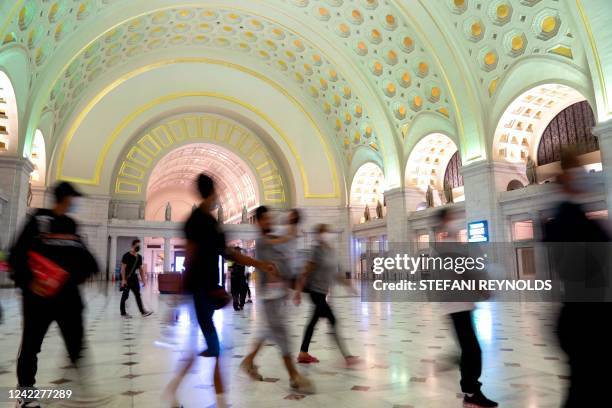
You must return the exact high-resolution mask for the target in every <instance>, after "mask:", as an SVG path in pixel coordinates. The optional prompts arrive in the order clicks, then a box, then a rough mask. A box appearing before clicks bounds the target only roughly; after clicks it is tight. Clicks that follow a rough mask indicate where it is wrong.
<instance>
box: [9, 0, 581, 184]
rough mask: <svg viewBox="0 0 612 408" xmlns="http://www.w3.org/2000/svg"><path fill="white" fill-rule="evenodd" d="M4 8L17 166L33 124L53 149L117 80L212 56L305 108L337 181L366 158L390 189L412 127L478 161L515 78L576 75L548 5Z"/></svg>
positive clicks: (368, 1) (99, 1) (533, 0)
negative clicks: (45, 131) (23, 123)
mask: <svg viewBox="0 0 612 408" xmlns="http://www.w3.org/2000/svg"><path fill="white" fill-rule="evenodd" d="M12 3H13V4H8V3H5V4H4V5H3V6H2V11H6V13H4V15H3V17H0V41H1V43H2V45H1V47H0V53H2V52H3V50H5V49H8V48H9V47H13V46H18V47H20V48H21V49H22V50H24V52H25V53H26V54H27V58H28V60H29V63H30V72H29V84H28V86H29V99H28V103H27V114H28V115H29V116H28V133H27V134H26V135H25V136H26V137H27V138H28V139H27V140H28V141H27V142H26V144H25V147H24V151H25V152H29V150H30V148H31V147H30V146H29V144H30V143H31V138H32V137H33V132H34V131H35V129H36V128H37V126H38V122H39V121H40V118H41V116H42V115H43V114H46V115H50V117H51V121H52V122H53V124H52V126H50V128H52V129H53V134H52V135H51V136H49V135H45V136H46V137H47V138H50V139H51V141H49V140H48V141H47V145H48V148H49V149H51V150H53V149H56V148H57V146H58V142H57V141H59V140H61V139H62V138H64V136H65V135H66V132H67V128H68V127H69V125H70V123H69V122H70V121H71V119H72V118H74V117H75V115H77V114H78V113H79V110H80V109H82V105H83V103H84V100H83V98H84V95H87V94H88V92H89V93H91V92H93V91H92V90H95V89H101V88H104V86H107V85H108V84H110V83H113V81H117V80H118V77H119V76H120V75H122V73H124V72H125V69H126V67H128V66H138V65H139V64H143V63H144V62H141V61H144V58H145V57H147V56H149V57H150V58H153V57H155V56H156V55H164V56H166V57H167V58H172V57H173V56H178V55H180V56H181V57H184V56H185V55H191V54H192V55H197V56H202V55H207V53H209V52H214V53H215V55H228V56H230V55H231V56H232V57H233V58H234V59H235V58H238V59H240V61H242V63H243V65H244V66H247V67H252V69H253V70H254V71H256V72H257V73H258V75H260V76H262V77H266V78H270V79H273V80H274V81H276V82H277V83H279V84H281V86H284V87H285V88H286V92H289V93H292V95H293V96H294V97H295V98H297V99H299V100H303V101H306V102H305V106H307V109H312V111H313V112H315V113H316V118H324V120H325V121H326V123H325V129H329V130H330V132H326V135H325V136H326V137H327V138H328V139H329V141H330V143H331V144H332V145H333V146H334V149H335V150H336V154H337V157H339V158H340V160H341V161H342V162H343V163H342V164H341V166H342V167H343V168H345V169H349V168H351V162H352V160H353V159H354V158H355V157H357V152H358V151H359V150H363V149H365V150H366V151H367V152H368V153H367V154H365V155H361V156H359V157H363V158H365V159H368V158H373V159H375V160H371V161H376V162H378V163H383V171H384V172H385V176H389V174H388V173H389V166H388V163H389V162H393V161H394V160H395V162H394V163H395V164H394V166H396V167H397V173H398V176H397V177H398V178H400V179H401V178H403V174H402V171H401V169H402V164H401V163H400V162H401V160H402V159H401V158H402V157H407V153H408V152H404V151H402V150H403V149H404V146H405V145H406V143H405V140H404V139H405V138H406V137H408V135H411V125H412V123H413V122H414V121H415V120H416V118H417V117H419V116H420V115H421V114H423V113H429V114H432V115H436V116H437V117H439V118H440V119H441V120H443V121H446V122H448V123H449V126H450V127H451V128H453V129H455V132H456V134H455V135H452V136H453V137H454V138H455V139H456V140H458V141H459V146H458V148H459V150H460V151H461V152H462V153H466V152H467V153H469V154H470V155H472V156H473V157H476V158H484V157H486V156H490V149H491V148H492V147H491V146H490V143H488V142H486V143H485V142H483V141H476V142H470V140H471V139H478V138H486V137H489V136H486V134H487V133H491V131H490V129H487V126H488V121H490V118H489V117H488V114H487V110H488V108H489V106H490V105H491V104H493V103H494V102H495V103H496V102H497V101H496V98H497V96H498V95H497V93H498V89H499V86H500V84H501V83H503V81H504V79H505V75H506V74H507V73H508V72H509V71H510V70H512V68H513V67H514V66H516V65H517V64H519V63H520V62H521V61H523V60H525V59H528V58H531V57H546V58H548V59H550V60H554V61H557V62H558V63H560V64H565V65H566V66H568V67H571V68H572V69H576V70H578V71H583V72H588V64H587V60H586V55H585V51H584V49H583V47H582V46H581V42H580V41H579V40H578V38H577V37H578V30H577V28H576V27H575V25H574V19H573V18H572V17H571V10H569V9H568V8H567V6H566V3H565V2H564V1H557V0H520V1H518V0H517V1H510V0H432V1H424V0H250V1H246V0H231V1H217V2H211V1H183V2H175V1H170V0H132V1H130V2H124V1H118V0H74V1H72V0H63V1H52V0H31V1H23V0H21V1H15V2H12ZM178 3H180V4H178ZM203 75H205V73H203ZM167 80H168V81H174V80H176V79H175V78H168V79H167ZM151 86H155V84H152V85H151ZM102 97H103V96H102ZM510 102H511V101H504V102H502V103H505V104H506V105H507V104H509V103H510ZM482 112H484V113H482ZM479 121H480V122H482V123H476V122H479ZM478 129H480V130H478ZM494 129H495V126H493V130H494ZM30 133H31V134H30ZM474 133H482V134H483V135H481V136H478V135H474ZM423 136H426V135H418V137H423ZM469 143H472V145H473V146H474V147H473V148H472V150H473V151H468V150H467V147H466V146H467V145H468V144H469ZM474 152H475V153H474ZM48 157H53V155H52V154H48ZM365 159H364V160H365ZM466 159H467V160H464V162H465V161H469V160H470V159H471V158H470V157H467V158H466ZM368 160H369V159H368ZM346 178H347V179H348V178H349V177H348V176H347V177H346Z"/></svg>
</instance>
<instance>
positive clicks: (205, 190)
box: [165, 174, 275, 408]
mask: <svg viewBox="0 0 612 408" xmlns="http://www.w3.org/2000/svg"><path fill="white" fill-rule="evenodd" d="M196 185H197V190H198V192H199V194H200V196H201V198H202V201H201V203H200V205H199V206H198V207H197V208H196V209H195V210H194V211H193V212H192V213H191V216H190V217H189V219H188V220H187V222H186V224H185V238H186V240H187V244H186V259H185V265H186V270H185V275H184V282H183V284H184V287H185V290H186V291H187V292H189V293H192V294H193V302H194V307H195V312H196V317H197V319H198V323H199V325H200V329H201V330H202V334H203V335H204V338H205V339H206V346H207V349H206V350H204V351H203V352H201V353H200V354H199V355H200V356H202V357H211V358H214V359H215V368H214V374H213V381H214V387H215V396H216V400H217V405H216V406H217V408H225V407H227V406H228V405H227V401H226V396H225V387H224V384H223V380H222V378H221V371H220V362H219V357H220V352H221V350H220V346H219V338H218V336H217V330H216V328H215V325H214V322H213V314H214V312H215V310H217V309H220V308H222V307H224V306H225V305H227V303H229V302H230V297H229V295H228V294H227V293H226V292H225V289H223V287H222V286H221V285H220V280H221V278H220V277H221V274H220V271H219V257H221V256H222V257H224V258H226V259H230V260H233V261H234V262H236V263H240V264H242V265H251V266H255V267H256V268H258V269H260V270H261V271H264V273H270V274H272V273H274V271H275V268H274V265H272V264H271V263H268V262H262V261H258V260H255V259H253V258H250V257H248V256H246V255H243V254H242V253H240V252H237V251H234V250H233V249H232V248H229V247H227V246H226V242H225V234H224V233H223V231H222V230H221V227H220V225H219V223H218V222H217V219H216V218H215V217H214V216H213V214H212V212H213V211H214V210H215V209H216V208H217V205H218V202H217V199H218V196H217V191H216V189H215V183H214V181H213V179H212V178H210V177H209V176H207V175H205V174H200V175H199V176H198V178H197V181H196ZM194 361H195V356H192V357H191V358H189V359H188V361H187V362H186V364H185V365H184V366H183V367H182V368H181V369H180V371H179V373H178V374H177V376H176V377H175V378H174V379H173V380H172V381H171V382H170V383H169V384H168V386H167V387H166V390H165V398H167V399H171V400H172V401H171V402H173V403H176V391H177V389H178V387H179V385H180V384H181V381H182V379H183V378H184V377H185V375H187V373H188V372H189V370H190V369H191V366H192V365H193V363H194Z"/></svg>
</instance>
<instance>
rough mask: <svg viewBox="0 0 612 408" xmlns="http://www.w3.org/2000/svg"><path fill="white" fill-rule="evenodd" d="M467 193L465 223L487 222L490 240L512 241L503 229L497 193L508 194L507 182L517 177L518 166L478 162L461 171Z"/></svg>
mask: <svg viewBox="0 0 612 408" xmlns="http://www.w3.org/2000/svg"><path fill="white" fill-rule="evenodd" d="M461 174H462V175H463V183H464V191H465V220H466V223H467V224H469V223H470V222H473V221H483V220H486V221H487V223H488V226H489V241H491V242H510V236H509V234H508V231H507V230H506V228H505V227H504V220H503V216H502V212H501V207H500V205H499V201H498V192H500V191H505V190H506V187H507V185H508V182H509V181H510V180H512V177H516V165H514V164H507V163H497V162H477V163H474V164H469V165H467V166H463V167H462V168H461Z"/></svg>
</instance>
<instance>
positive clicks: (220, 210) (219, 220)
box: [217, 204, 223, 224]
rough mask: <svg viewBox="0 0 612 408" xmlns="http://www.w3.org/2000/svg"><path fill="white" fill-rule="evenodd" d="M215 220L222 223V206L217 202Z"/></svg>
mask: <svg viewBox="0 0 612 408" xmlns="http://www.w3.org/2000/svg"><path fill="white" fill-rule="evenodd" d="M217 222H218V223H219V224H223V206H222V205H221V204H219V209H218V210H217Z"/></svg>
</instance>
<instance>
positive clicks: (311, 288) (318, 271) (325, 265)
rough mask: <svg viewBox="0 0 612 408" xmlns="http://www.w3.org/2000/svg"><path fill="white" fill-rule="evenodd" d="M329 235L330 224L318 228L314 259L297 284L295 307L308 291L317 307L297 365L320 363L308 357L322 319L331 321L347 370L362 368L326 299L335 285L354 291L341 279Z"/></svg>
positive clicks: (311, 258)
mask: <svg viewBox="0 0 612 408" xmlns="http://www.w3.org/2000/svg"><path fill="white" fill-rule="evenodd" d="M328 232H329V227H328V226H327V225H326V224H319V225H317V226H316V227H315V240H316V244H315V245H314V247H313V248H312V252H311V255H310V259H309V260H308V261H307V263H306V267H305V270H304V272H303V273H302V275H301V276H300V277H299V278H298V280H297V283H296V288H295V290H296V292H295V295H294V303H295V304H296V305H299V304H300V302H301V293H302V291H303V290H304V289H305V288H306V290H307V291H308V293H309V295H310V299H311V300H312V304H313V305H314V310H313V313H312V317H311V318H310V321H309V323H308V325H307V326H306V330H305V331H304V338H303V340H302V346H301V348H300V353H299V354H298V357H297V361H298V363H303V364H309V363H318V362H319V360H318V359H317V358H316V357H314V356H312V355H311V354H309V353H308V348H309V346H310V341H311V340H312V335H313V334H314V329H315V326H316V325H317V322H318V321H319V319H320V318H324V319H327V321H328V322H329V324H330V326H331V334H332V337H333V338H334V340H335V342H336V344H337V345H338V349H339V350H340V353H342V356H343V357H344V360H345V362H346V364H347V366H354V365H356V364H358V363H359V362H360V360H359V358H358V357H355V356H352V355H351V354H350V353H349V352H348V350H347V349H346V347H345V345H344V343H343V342H342V340H341V339H340V336H339V335H338V329H337V325H336V317H335V315H334V312H333V311H332V309H331V307H330V306H329V304H328V303H327V299H326V298H327V294H328V293H329V291H330V289H331V286H332V284H333V283H334V281H338V282H339V283H341V284H343V285H345V286H346V287H348V288H350V289H351V290H353V288H352V287H351V285H350V284H349V283H348V282H347V281H346V279H342V277H341V276H340V275H338V263H337V262H336V258H335V256H334V251H333V248H332V247H331V245H330V238H329V237H328ZM353 292H354V290H353ZM355 293H356V292H355Z"/></svg>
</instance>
